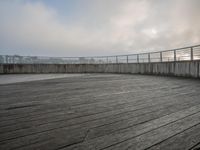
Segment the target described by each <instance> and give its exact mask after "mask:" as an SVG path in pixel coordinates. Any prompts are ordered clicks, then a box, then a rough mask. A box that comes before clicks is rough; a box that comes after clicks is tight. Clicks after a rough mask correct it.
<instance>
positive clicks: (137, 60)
mask: <svg viewBox="0 0 200 150" xmlns="http://www.w3.org/2000/svg"><path fill="white" fill-rule="evenodd" d="M139 62H140V60H139V54H137V63H139Z"/></svg>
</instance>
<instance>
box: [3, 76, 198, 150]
mask: <svg viewBox="0 0 200 150" xmlns="http://www.w3.org/2000/svg"><path fill="white" fill-rule="evenodd" d="M199 90H200V81H199V80H193V79H183V78H172V77H157V76H140V75H106V74H92V75H85V76H75V77H68V78H61V79H50V80H43V81H32V82H24V83H15V84H5V85H0V149H1V150H11V149H18V150H72V149H73V150H95V149H98V150H102V149H105V150H111V149H113V150H127V149H130V150H135V149H137V150H143V149H149V150H175V149H176V150H177V149H180V150H188V149H197V148H199V147H200V92H199Z"/></svg>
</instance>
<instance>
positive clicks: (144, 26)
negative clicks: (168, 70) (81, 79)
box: [0, 0, 200, 57]
mask: <svg viewBox="0 0 200 150" xmlns="http://www.w3.org/2000/svg"><path fill="white" fill-rule="evenodd" d="M199 7H200V1H199V0H167V1H164V0H58V1H57V0H56V1H55V0H19V1H17V0H16V1H14V0H1V1H0V54H10V55H14V54H18V55H40V56H41V55H44V56H66V57H67V56H93V55H95V56H96V55H119V54H131V53H141V52H143V51H145V52H148V51H154V50H165V49H171V48H174V47H184V46H188V45H195V44H199V43H200V36H199V35H200V9H199Z"/></svg>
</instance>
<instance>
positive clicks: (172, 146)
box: [148, 124, 200, 150]
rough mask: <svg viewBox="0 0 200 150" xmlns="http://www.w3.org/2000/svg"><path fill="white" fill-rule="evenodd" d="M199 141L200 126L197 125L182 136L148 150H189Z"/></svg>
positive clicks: (176, 136) (181, 134)
mask: <svg viewBox="0 0 200 150" xmlns="http://www.w3.org/2000/svg"><path fill="white" fill-rule="evenodd" d="M199 140H200V124H197V125H195V126H193V127H192V128H189V129H187V130H185V131H183V132H181V133H180V134H177V135H175V136H173V137H171V138H169V139H166V140H164V141H162V142H160V143H157V144H155V145H153V146H151V147H150V148H148V150H188V149H190V148H192V147H194V146H195V145H196V144H198V143H199ZM195 147H196V146H195Z"/></svg>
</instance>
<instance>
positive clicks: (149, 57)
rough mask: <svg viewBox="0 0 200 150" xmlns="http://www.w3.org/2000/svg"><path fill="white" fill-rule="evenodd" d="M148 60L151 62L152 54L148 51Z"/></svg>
mask: <svg viewBox="0 0 200 150" xmlns="http://www.w3.org/2000/svg"><path fill="white" fill-rule="evenodd" d="M148 62H149V63H150V62H151V56H150V53H148Z"/></svg>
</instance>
